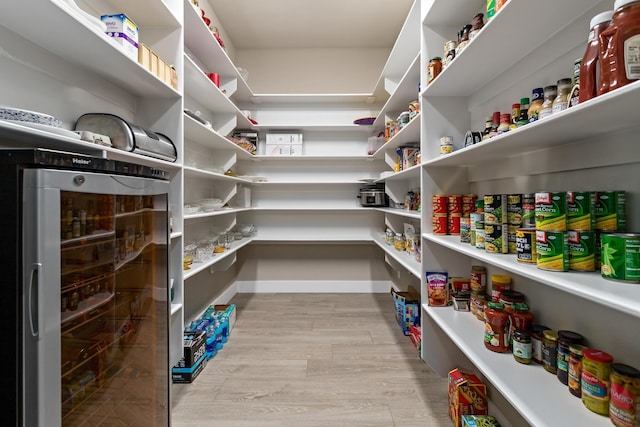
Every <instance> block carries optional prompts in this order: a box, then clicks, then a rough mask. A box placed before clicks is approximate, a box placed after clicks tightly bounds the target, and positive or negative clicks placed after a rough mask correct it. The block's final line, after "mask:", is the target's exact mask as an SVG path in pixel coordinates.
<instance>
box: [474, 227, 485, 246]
mask: <svg viewBox="0 0 640 427" xmlns="http://www.w3.org/2000/svg"><path fill="white" fill-rule="evenodd" d="M485 242H486V239H485V234H484V228H479V229H477V230H476V249H484V246H485Z"/></svg>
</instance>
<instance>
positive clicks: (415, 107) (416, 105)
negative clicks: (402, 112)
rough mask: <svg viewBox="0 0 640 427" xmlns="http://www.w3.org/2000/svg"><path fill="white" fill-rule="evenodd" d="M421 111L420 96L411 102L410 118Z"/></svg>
mask: <svg viewBox="0 0 640 427" xmlns="http://www.w3.org/2000/svg"><path fill="white" fill-rule="evenodd" d="M418 113H420V100H419V99H418V98H416V99H413V100H411V102H409V120H411V119H413V118H414V117H415V116H417V115H418Z"/></svg>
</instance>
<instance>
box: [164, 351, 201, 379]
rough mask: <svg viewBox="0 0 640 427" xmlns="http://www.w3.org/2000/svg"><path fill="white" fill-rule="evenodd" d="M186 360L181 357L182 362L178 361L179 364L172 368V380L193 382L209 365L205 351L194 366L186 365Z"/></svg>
mask: <svg viewBox="0 0 640 427" xmlns="http://www.w3.org/2000/svg"><path fill="white" fill-rule="evenodd" d="M184 361H185V360H184V358H183V359H180V362H178V364H177V365H176V366H174V367H173V368H172V369H171V380H172V381H173V382H174V383H182V384H188V383H192V382H193V380H195V379H196V378H197V377H198V375H200V372H202V370H203V369H204V367H205V366H207V357H206V356H205V355H204V353H203V354H202V356H201V357H200V359H198V360H197V361H196V363H195V365H193V366H189V367H186V366H184V365H185V363H184Z"/></svg>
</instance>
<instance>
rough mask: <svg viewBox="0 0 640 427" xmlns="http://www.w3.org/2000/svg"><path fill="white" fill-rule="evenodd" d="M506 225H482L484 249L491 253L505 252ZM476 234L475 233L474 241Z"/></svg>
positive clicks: (506, 250) (507, 248) (506, 245)
mask: <svg viewBox="0 0 640 427" xmlns="http://www.w3.org/2000/svg"><path fill="white" fill-rule="evenodd" d="M505 229H506V227H503V226H502V225H494V224H485V226H484V250H485V251H486V252H489V253H492V254H506V253H508V250H509V244H508V242H507V234H506V233H505V232H504V231H505ZM477 240H478V235H477V233H476V241H477Z"/></svg>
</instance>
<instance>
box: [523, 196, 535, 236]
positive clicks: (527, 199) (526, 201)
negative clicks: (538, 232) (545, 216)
mask: <svg viewBox="0 0 640 427" xmlns="http://www.w3.org/2000/svg"><path fill="white" fill-rule="evenodd" d="M522 228H536V195H535V193H527V194H523V195H522Z"/></svg>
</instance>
